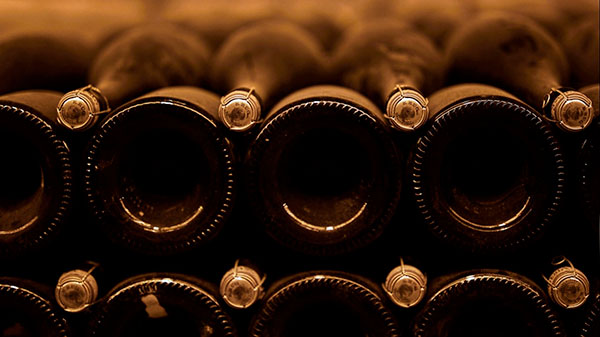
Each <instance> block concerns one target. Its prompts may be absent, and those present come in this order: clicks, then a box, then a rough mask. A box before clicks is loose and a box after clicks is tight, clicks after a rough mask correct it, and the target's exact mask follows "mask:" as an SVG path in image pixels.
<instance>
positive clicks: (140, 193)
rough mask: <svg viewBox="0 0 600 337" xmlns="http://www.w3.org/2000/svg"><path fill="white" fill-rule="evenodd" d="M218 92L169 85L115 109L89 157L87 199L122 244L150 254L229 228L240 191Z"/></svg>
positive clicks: (94, 139) (187, 246)
mask: <svg viewBox="0 0 600 337" xmlns="http://www.w3.org/2000/svg"><path fill="white" fill-rule="evenodd" d="M218 106H219V99H218V97H217V96H216V95H214V94H213V93H210V92H208V91H205V90H202V89H198V88H194V87H170V88H163V89H160V90H157V91H154V92H152V93H149V94H147V95H144V96H142V97H140V98H138V99H135V100H133V101H131V102H129V103H128V104H126V105H124V106H122V107H121V108H120V109H117V110H115V111H113V112H112V113H111V114H110V115H109V116H108V117H107V118H106V120H104V121H103V122H102V124H101V125H99V126H98V128H97V130H96V132H95V134H94V136H93V137H92V139H91V143H90V146H89V148H88V151H87V155H86V162H85V164H84V167H85V172H84V177H83V179H84V187H85V194H86V198H87V202H88V205H89V206H90V209H91V211H92V214H93V216H94V218H95V219H97V220H98V223H99V224H100V225H101V227H102V230H104V232H106V233H107V234H108V236H109V237H110V238H111V239H112V240H113V241H115V242H117V243H118V244H120V245H121V246H123V247H126V248H128V249H131V250H135V251H138V252H142V253H147V254H155V255H156V254H171V253H176V252H181V251H185V250H190V249H193V248H196V247H198V246H200V245H202V244H204V243H206V242H207V241H209V240H210V239H212V238H214V237H215V236H216V234H217V233H218V232H219V231H220V229H221V228H222V227H223V224H224V222H225V221H226V220H227V218H228V216H229V214H230V212H231V209H232V203H233V198H234V184H235V181H236V174H235V172H234V158H233V152H232V147H231V144H230V142H229V141H228V140H227V138H226V136H225V133H224V132H225V129H224V128H223V127H222V125H221V124H220V122H219V120H218V117H217V109H218Z"/></svg>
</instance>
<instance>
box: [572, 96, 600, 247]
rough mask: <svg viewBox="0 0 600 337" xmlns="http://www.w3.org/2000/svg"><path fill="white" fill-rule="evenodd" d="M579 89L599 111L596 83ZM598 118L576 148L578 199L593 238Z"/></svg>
mask: <svg viewBox="0 0 600 337" xmlns="http://www.w3.org/2000/svg"><path fill="white" fill-rule="evenodd" d="M580 91H581V92H582V93H584V94H585V95H587V96H589V97H590V98H591V99H592V101H593V102H594V103H593V104H595V105H594V108H595V109H596V113H600V111H599V110H600V107H599V106H598V103H600V100H599V99H598V97H599V95H600V94H599V91H600V87H599V86H598V84H595V85H590V86H587V87H584V88H581V89H580ZM599 154H600V118H597V119H596V120H595V122H594V124H593V125H592V126H591V127H590V129H589V130H587V134H586V137H585V139H584V140H583V142H582V143H581V145H580V147H579V149H578V155H577V171H578V172H577V175H578V178H577V180H578V181H577V185H578V193H577V195H578V196H579V200H580V202H581V204H582V206H583V213H584V218H585V220H586V223H588V224H590V225H591V226H592V228H595V233H596V235H595V238H596V239H597V238H598V226H599V224H598V221H599V219H600V211H599V209H600V192H599V191H600V173H599V172H600V159H599Z"/></svg>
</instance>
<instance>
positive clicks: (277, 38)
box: [211, 21, 325, 132]
mask: <svg viewBox="0 0 600 337" xmlns="http://www.w3.org/2000/svg"><path fill="white" fill-rule="evenodd" d="M324 62H325V56H324V53H323V51H322V49H321V46H320V45H319V44H318V42H317V41H316V40H315V39H314V38H313V37H312V36H311V35H310V34H308V33H307V32H305V31H304V30H303V29H302V28H300V27H298V26H296V25H294V24H292V23H289V22H286V21H261V22H258V23H255V24H253V25H249V26H244V27H242V28H240V29H239V30H237V31H235V32H234V33H233V34H231V36H229V38H228V39H227V40H226V41H225V42H224V43H223V45H222V46H221V48H220V49H219V50H218V52H217V53H216V55H215V57H214V60H213V64H212V74H211V77H212V81H213V85H214V86H215V87H216V88H217V89H218V90H220V91H222V92H228V93H227V94H226V95H225V96H223V97H222V98H221V105H220V106H219V117H220V118H221V120H222V121H223V123H224V124H225V125H226V126H227V127H228V128H229V129H230V130H233V131H238V132H243V131H247V130H249V129H250V128H252V127H253V126H254V125H255V124H257V123H259V122H260V120H261V118H262V112H261V111H263V110H265V109H267V108H269V107H271V106H272V104H273V103H275V102H276V101H277V100H278V99H280V98H281V97H282V96H283V95H285V94H288V93H290V92H292V91H293V90H295V89H299V88H302V87H305V86H307V85H310V84H314V83H317V82H318V81H319V80H320V79H321V77H322V76H323V73H324Z"/></svg>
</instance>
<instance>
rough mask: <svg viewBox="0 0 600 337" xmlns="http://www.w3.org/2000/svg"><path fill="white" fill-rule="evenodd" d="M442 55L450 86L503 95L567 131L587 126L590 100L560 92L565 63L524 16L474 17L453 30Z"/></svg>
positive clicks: (571, 92) (548, 38) (568, 91)
mask: <svg viewBox="0 0 600 337" xmlns="http://www.w3.org/2000/svg"><path fill="white" fill-rule="evenodd" d="M446 51H447V58H448V68H449V70H448V72H449V74H448V76H449V78H450V79H451V81H454V82H481V83H487V84H490V85H496V86H498V87H500V88H503V89H505V90H508V91H510V92H511V93H514V94H515V95H516V96H517V97H519V98H521V99H523V100H524V101H525V102H526V103H528V104H530V105H532V106H533V107H535V108H536V109H538V110H540V111H541V112H543V116H544V117H545V118H546V119H548V120H549V121H552V122H553V123H554V124H555V125H556V126H557V127H558V128H559V129H561V130H563V131H566V132H578V131H581V130H583V129H585V128H587V127H588V126H589V125H590V124H591V123H592V120H593V118H594V109H593V108H592V102H591V101H590V99H589V98H588V97H586V96H585V95H583V94H582V93H580V92H578V91H576V90H574V89H569V88H564V87H561V85H562V84H563V83H565V82H566V81H567V80H568V77H567V76H568V63H567V59H566V57H565V55H564V53H563V51H562V50H561V49H560V46H559V45H558V43H557V42H556V41H555V40H554V39H553V38H552V37H551V36H550V35H549V34H548V33H547V32H546V31H545V30H544V29H543V28H542V27H540V26H538V25H537V24H536V23H535V22H534V21H531V20H530V19H528V18H526V17H521V16H519V15H517V14H513V13H510V14H508V13H494V14H484V15H481V16H478V17H477V18H475V19H473V20H469V21H468V23H466V24H465V25H463V26H462V27H460V28H459V29H457V30H456V31H455V33H454V34H453V35H452V37H451V38H450V41H449V42H448V46H447V50H446Z"/></svg>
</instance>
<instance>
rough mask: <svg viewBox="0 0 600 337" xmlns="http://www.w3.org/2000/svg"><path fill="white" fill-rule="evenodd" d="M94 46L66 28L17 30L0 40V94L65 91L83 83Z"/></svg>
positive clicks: (5, 34) (3, 35)
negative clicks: (29, 91)
mask: <svg viewBox="0 0 600 337" xmlns="http://www.w3.org/2000/svg"><path fill="white" fill-rule="evenodd" d="M92 57H93V46H92V44H91V43H88V42H87V41H86V40H85V39H82V38H81V36H78V35H77V34H75V32H73V31H71V30H66V29H48V27H44V29H17V30H13V31H10V30H9V31H8V32H3V34H2V36H1V37H0V78H2V81H1V83H0V94H6V93H9V92H15V91H20V90H28V89H46V90H57V91H64V90H68V89H69V88H73V87H74V86H78V85H81V84H82V83H84V81H85V74H86V71H87V68H88V67H89V65H90V63H91V60H92Z"/></svg>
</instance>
